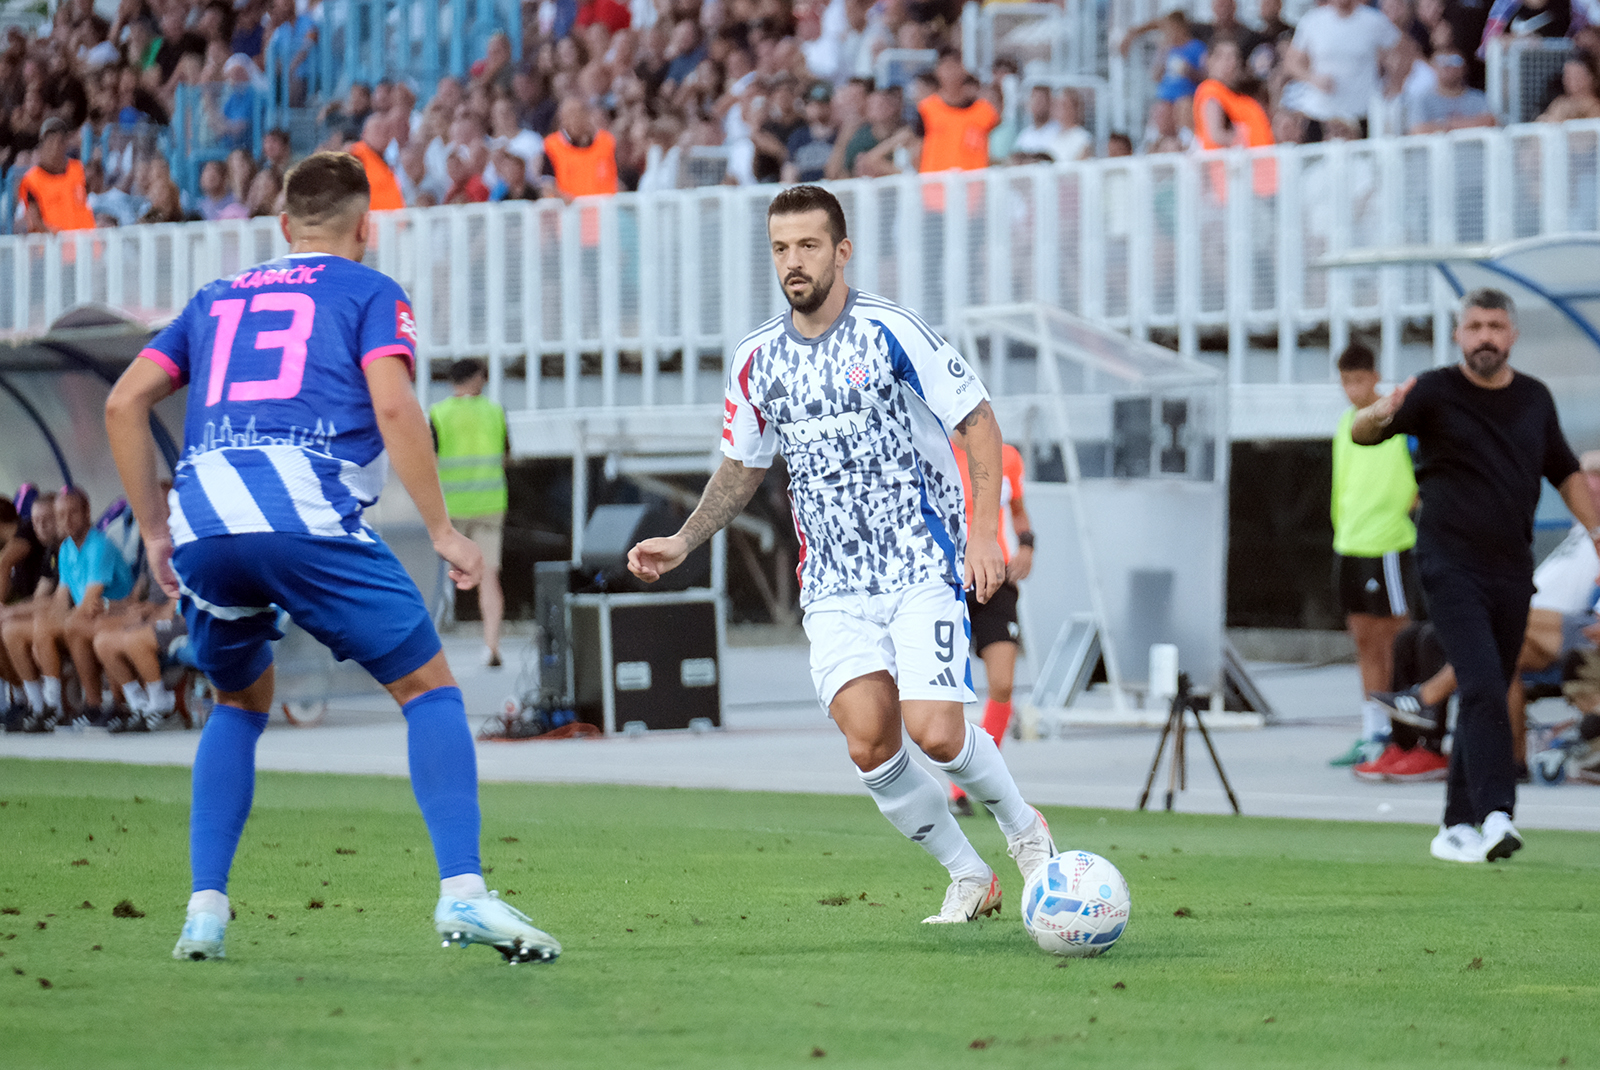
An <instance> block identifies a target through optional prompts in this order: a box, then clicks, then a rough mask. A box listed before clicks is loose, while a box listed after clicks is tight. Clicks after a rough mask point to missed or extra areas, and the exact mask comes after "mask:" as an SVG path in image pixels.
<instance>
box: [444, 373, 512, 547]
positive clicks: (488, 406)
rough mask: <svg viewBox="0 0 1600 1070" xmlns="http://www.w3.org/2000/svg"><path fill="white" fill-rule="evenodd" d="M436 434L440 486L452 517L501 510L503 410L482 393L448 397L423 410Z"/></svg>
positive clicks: (503, 488) (503, 497)
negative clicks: (425, 410) (481, 394)
mask: <svg viewBox="0 0 1600 1070" xmlns="http://www.w3.org/2000/svg"><path fill="white" fill-rule="evenodd" d="M428 418H429V420H431V421H432V422H433V431H434V434H435V435H437V436H438V439H439V485H440V487H442V488H443V490H444V504H445V508H446V509H448V510H449V511H450V515H451V516H452V517H463V518H465V517H477V516H493V515H497V514H500V513H504V512H505V511H506V470H505V464H504V459H505V452H506V411H505V410H504V409H502V408H501V407H500V406H499V405H496V404H495V403H494V402H492V401H490V400H489V399H488V398H486V397H482V396H477V397H472V396H468V397H449V398H445V399H444V400H443V401H440V402H437V403H435V404H434V406H433V408H431V409H429V410H428Z"/></svg>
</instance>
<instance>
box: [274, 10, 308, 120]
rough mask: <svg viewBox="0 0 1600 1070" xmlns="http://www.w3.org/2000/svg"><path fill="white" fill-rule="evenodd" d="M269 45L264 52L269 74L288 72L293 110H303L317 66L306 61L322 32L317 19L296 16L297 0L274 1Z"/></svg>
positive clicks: (305, 15) (306, 14)
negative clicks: (272, 72)
mask: <svg viewBox="0 0 1600 1070" xmlns="http://www.w3.org/2000/svg"><path fill="white" fill-rule="evenodd" d="M271 12H272V13H271V18H270V25H271V30H270V32H268V34H267V44H266V47H265V49H263V55H264V58H265V59H266V60H267V63H266V67H267V69H268V70H269V71H274V70H275V71H279V72H287V76H288V83H289V105H290V107H303V106H304V105H305V102H306V99H307V97H308V96H309V94H310V92H311V90H312V89H313V86H312V81H311V76H312V74H313V73H314V65H313V64H309V63H308V62H307V61H308V60H309V59H310V58H311V49H312V48H314V47H315V46H316V43H317V35H318V33H319V32H320V31H319V29H318V27H317V20H316V18H315V17H314V16H313V15H312V14H311V13H310V12H309V11H307V12H306V13H305V14H304V15H296V13H295V0H272V9H271Z"/></svg>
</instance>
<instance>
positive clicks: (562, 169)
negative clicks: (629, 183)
mask: <svg viewBox="0 0 1600 1070" xmlns="http://www.w3.org/2000/svg"><path fill="white" fill-rule="evenodd" d="M556 119H557V127H556V130H555V131H554V132H553V133H551V134H550V136H549V137H547V138H545V139H544V160H545V170H546V172H547V173H548V174H549V175H550V176H551V177H552V178H554V179H555V188H556V192H558V193H560V194H561V196H562V198H563V199H564V200H568V201H570V200H572V199H573V198H574V197H593V196H596V195H604V194H609V193H615V192H617V142H616V139H615V138H613V137H612V136H611V131H609V130H604V129H600V128H599V126H598V124H596V123H595V121H594V112H593V111H592V110H591V109H590V107H589V105H588V104H587V103H586V102H585V101H584V100H582V99H581V98H579V97H568V98H566V99H565V100H563V101H562V102H561V110H560V111H559V112H558V113H557V115H556Z"/></svg>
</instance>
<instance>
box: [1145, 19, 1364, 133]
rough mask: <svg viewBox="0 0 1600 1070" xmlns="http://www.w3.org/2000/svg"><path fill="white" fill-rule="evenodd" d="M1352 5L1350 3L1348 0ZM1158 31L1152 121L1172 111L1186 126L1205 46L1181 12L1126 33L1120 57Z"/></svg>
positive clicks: (1180, 123) (1153, 73)
mask: <svg viewBox="0 0 1600 1070" xmlns="http://www.w3.org/2000/svg"><path fill="white" fill-rule="evenodd" d="M1351 2H1354V0H1351ZM1152 30H1160V31H1161V50H1160V52H1158V53H1157V55H1156V64H1155V67H1154V69H1153V70H1152V73H1151V77H1152V78H1153V79H1155V82H1156V101H1155V103H1154V104H1153V105H1152V106H1151V109H1150V111H1151V117H1152V121H1153V122H1160V120H1159V119H1157V118H1156V115H1157V113H1159V112H1163V111H1172V112H1173V113H1174V118H1175V119H1176V121H1177V125H1178V126H1182V127H1187V126H1188V125H1189V124H1190V112H1191V101H1192V99H1193V97H1194V91H1195V87H1196V86H1198V85H1199V84H1200V79H1202V78H1204V77H1205V73H1204V71H1203V69H1202V65H1203V64H1204V62H1205V57H1206V46H1205V43H1204V42H1202V41H1201V40H1200V39H1199V38H1197V37H1196V36H1195V34H1194V28H1193V27H1192V26H1190V25H1189V19H1188V16H1186V15H1185V14H1184V13H1183V12H1182V11H1169V12H1168V13H1167V14H1165V15H1162V16H1161V17H1160V18H1158V19H1155V20H1154V21H1151V22H1146V23H1144V24H1142V25H1139V26H1135V27H1134V28H1133V29H1131V30H1129V31H1128V33H1127V35H1126V36H1125V37H1123V39H1122V44H1121V48H1122V54H1123V55H1124V56H1126V55H1127V54H1128V52H1129V51H1130V50H1131V49H1132V48H1133V43H1134V41H1136V40H1137V39H1138V38H1140V37H1142V36H1144V35H1145V34H1147V33H1149V32H1151V31H1152Z"/></svg>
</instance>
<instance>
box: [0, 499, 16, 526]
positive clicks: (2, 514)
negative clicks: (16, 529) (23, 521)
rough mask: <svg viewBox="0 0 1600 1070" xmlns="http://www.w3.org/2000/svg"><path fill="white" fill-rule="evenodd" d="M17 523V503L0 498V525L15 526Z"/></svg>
mask: <svg viewBox="0 0 1600 1070" xmlns="http://www.w3.org/2000/svg"><path fill="white" fill-rule="evenodd" d="M16 522H17V503H16V502H13V501H12V500H11V499H10V498H6V497H3V496H0V524H15V523H16Z"/></svg>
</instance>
